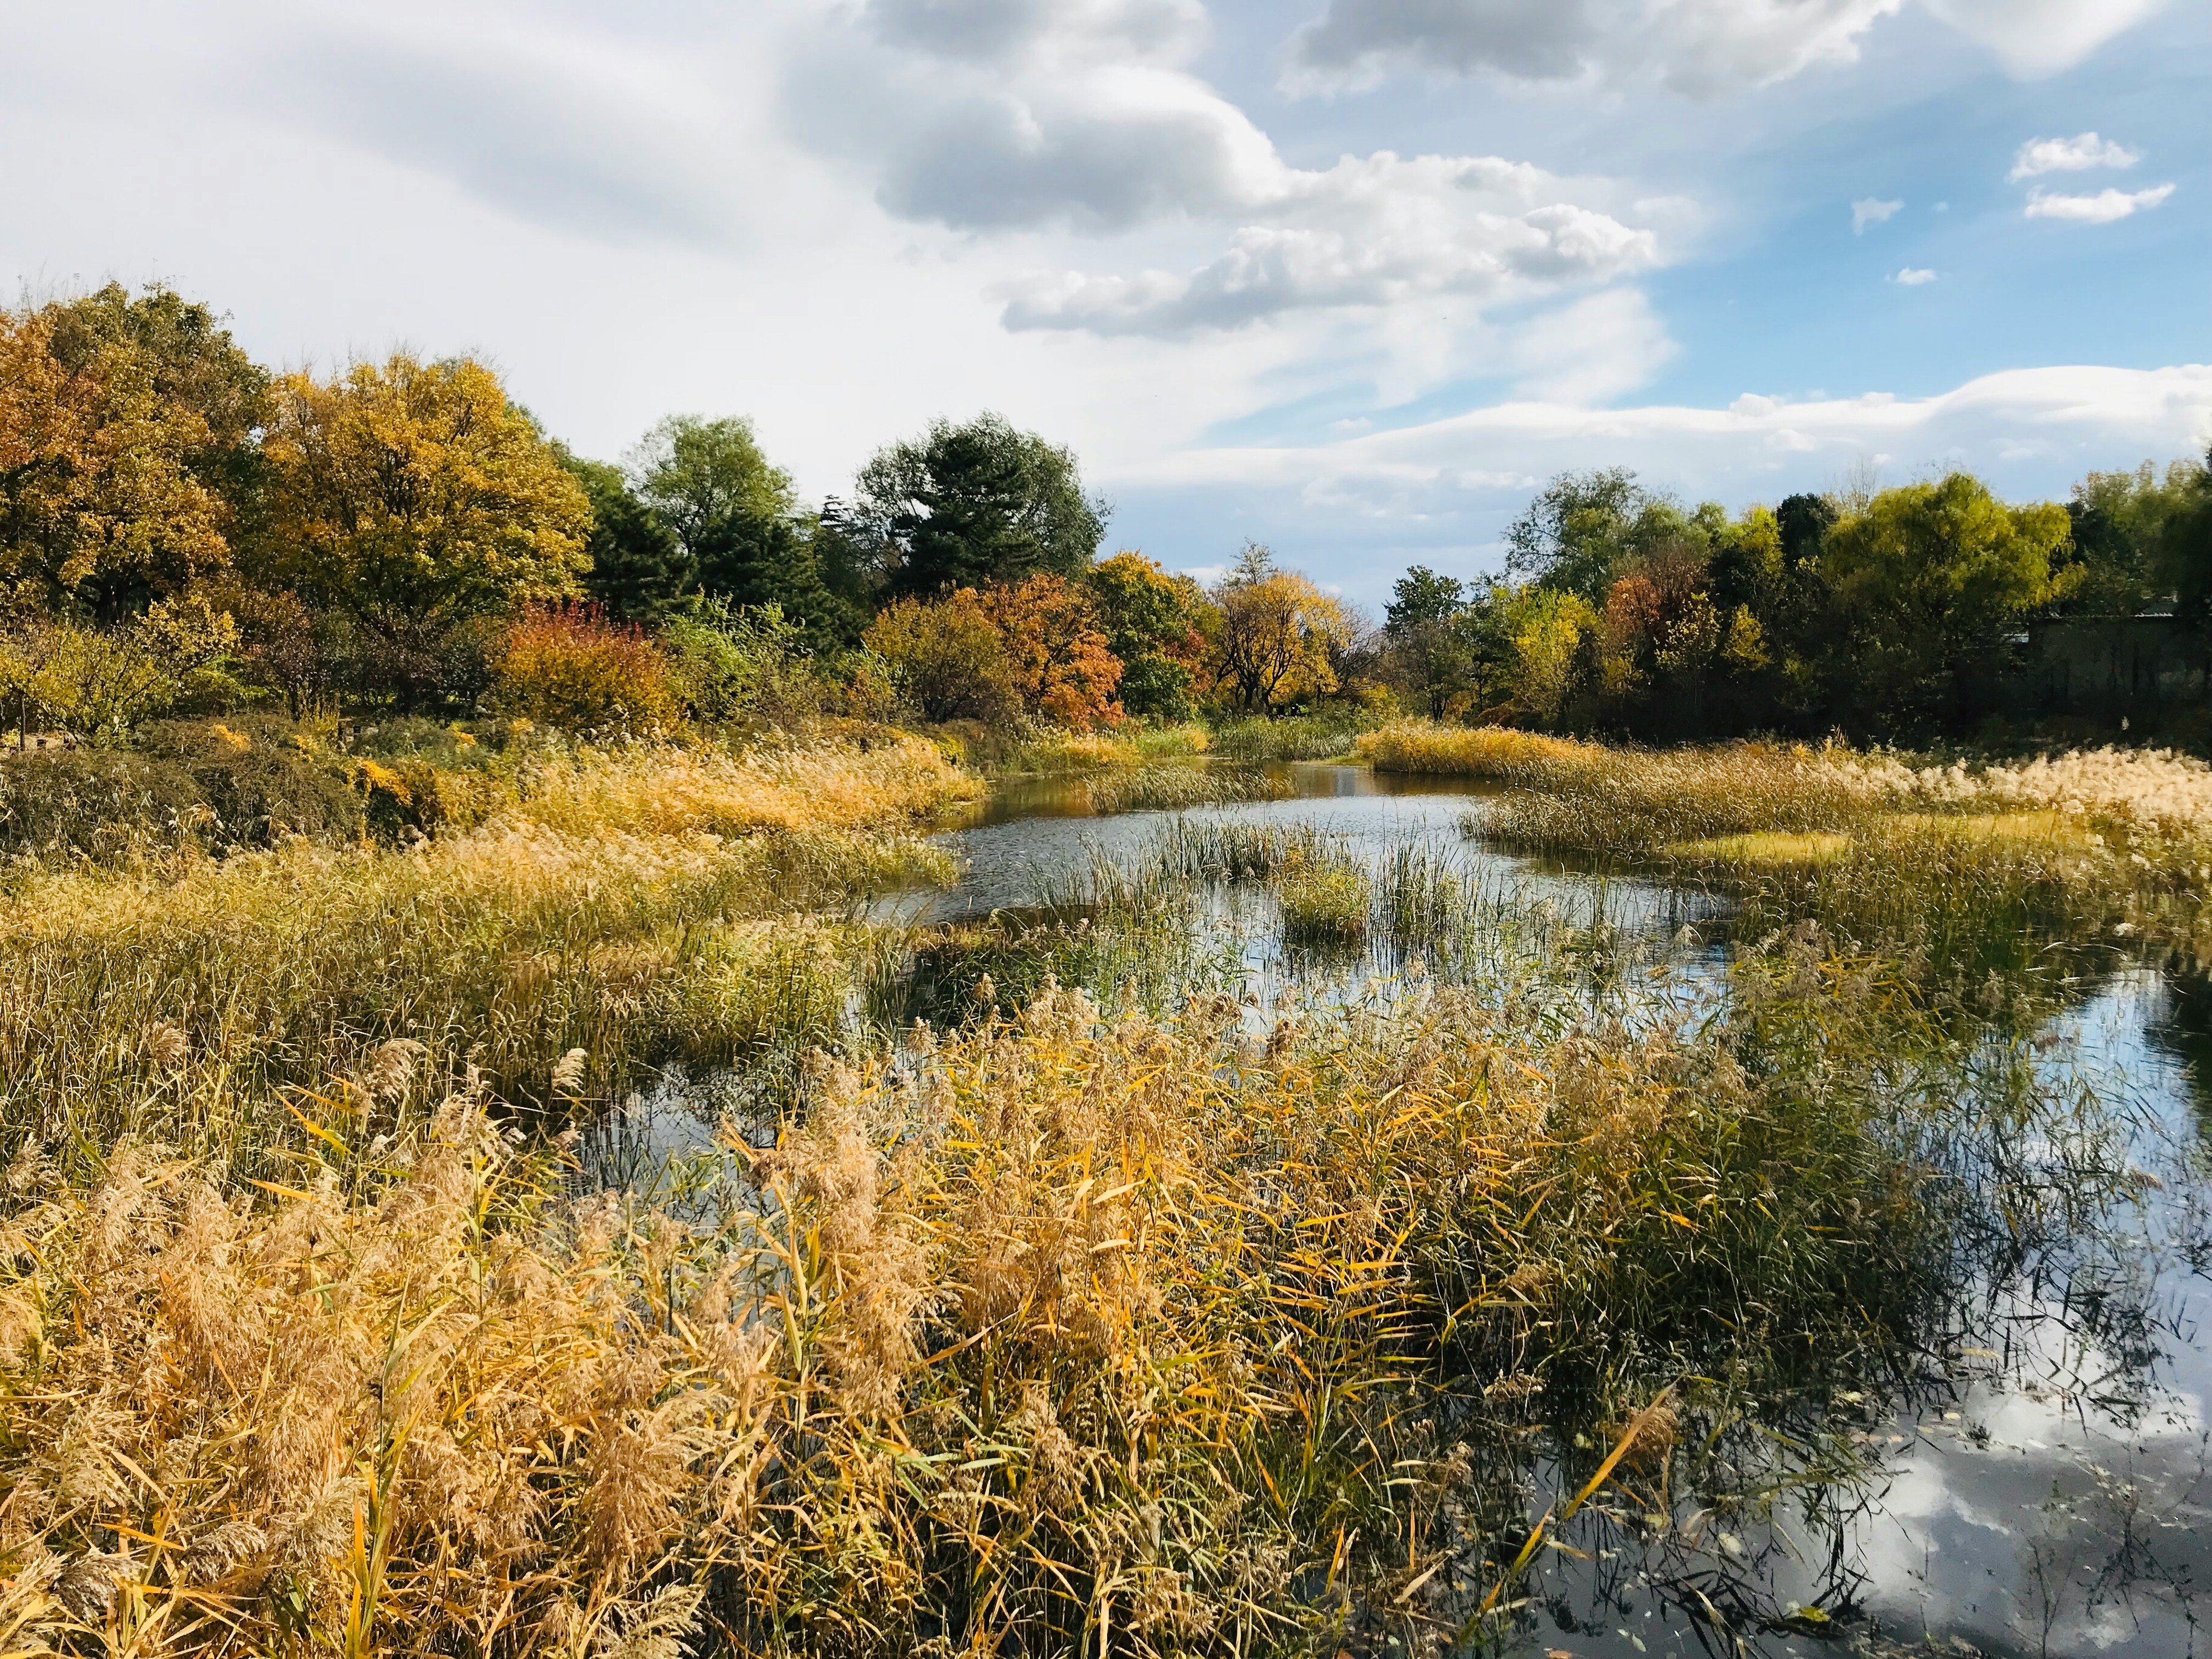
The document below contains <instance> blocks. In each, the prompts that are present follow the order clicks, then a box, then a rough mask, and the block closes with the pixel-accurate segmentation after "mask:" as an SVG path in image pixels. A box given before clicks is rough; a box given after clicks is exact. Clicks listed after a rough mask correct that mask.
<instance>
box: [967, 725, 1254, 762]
mask: <svg viewBox="0 0 2212 1659" xmlns="http://www.w3.org/2000/svg"><path fill="white" fill-rule="evenodd" d="M1212 747H1213V737H1212V733H1211V732H1208V731H1207V730H1206V727H1204V726H1200V725H1198V724H1197V723H1195V722H1194V721H1187V722H1184V723H1182V724H1181V725H1176V726H1123V727H1121V728H1120V729H1118V730H1115V731H1111V732H1065V731H1060V730H1059V729H1057V728H1055V727H1050V726H1048V727H1044V728H1042V729H1039V730H1036V731H1034V732H1030V734H1029V735H1027V736H1025V737H1023V738H1018V740H1017V741H1016V742H1015V743H1014V744H1013V745H1012V747H1011V748H1009V749H1008V750H1006V752H1005V754H1004V755H1003V756H1002V757H1000V759H999V761H998V763H997V765H996V767H995V769H996V770H998V771H1000V772H1037V773H1047V774H1050V773H1066V772H1096V771H1108V770H1112V769H1116V768H1121V767H1132V766H1142V765H1144V764H1146V763H1149V762H1155V761H1168V760H1187V759H1190V758H1193V757H1196V756H1200V755H1203V754H1205V753H1206V752H1207V751H1208V750H1211V749H1212Z"/></svg>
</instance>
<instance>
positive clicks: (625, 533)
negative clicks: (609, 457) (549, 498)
mask: <svg viewBox="0 0 2212 1659" xmlns="http://www.w3.org/2000/svg"><path fill="white" fill-rule="evenodd" d="M556 448H557V449H558V450H559V453H560V456H561V460H562V465H564V466H566V467H567V468H568V471H570V473H572V474H573V475H574V477H575V480H576V482H577V483H580V484H581V485H582V486H583V487H584V494H585V495H586V497H588V498H589V499H590V501H591V503H592V533H591V537H590V538H589V539H588V540H587V541H586V543H585V544H584V545H585V550H586V551H587V552H588V553H589V554H590V555H591V559H592V568H591V569H590V570H589V571H588V572H587V573H586V574H585V576H584V591H585V592H587V593H589V594H590V595H591V596H592V598H593V599H597V600H598V601H599V603H600V604H601V605H605V607H606V610H607V613H608V614H609V615H610V616H611V617H616V618H617V619H618V620H620V621H623V622H651V621H653V620H656V619H657V618H659V617H663V616H665V615H667V614H668V612H669V611H671V609H673V608H674V607H675V606H676V605H678V603H679V602H680V601H681V600H682V599H683V598H684V595H685V594H687V593H689V592H691V590H692V589H693V587H694V586H696V585H697V582H698V575H699V565H698V561H697V560H696V559H695V558H693V557H692V556H691V551H690V549H689V548H687V547H685V546H684V542H683V539H682V538H680V537H678V535H677V533H676V532H675V531H674V530H673V529H671V527H670V526H669V524H668V522H667V520H665V519H663V518H662V517H661V516H660V514H659V513H656V512H655V511H653V508H652V507H649V506H648V505H647V503H646V502H645V501H643V500H642V499H641V498H640V496H639V495H638V494H637V492H636V491H635V489H631V488H630V482H629V475H628V474H626V473H625V472H623V470H622V469H621V468H620V467H618V466H613V465H609V464H608V463H607V462H605V461H587V460H584V459H581V458H580V457H578V456H574V455H572V454H570V453H568V450H567V449H566V448H564V447H559V446H556Z"/></svg>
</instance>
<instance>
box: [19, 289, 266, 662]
mask: <svg viewBox="0 0 2212 1659" xmlns="http://www.w3.org/2000/svg"><path fill="white" fill-rule="evenodd" d="M263 396H264V380H263V379H262V376H261V372H260V370H258V368H254V367H253V365H252V363H251V362H248V361H247V360H246V356H245V355H244V354H243V353H242V352H240V351H239V350H238V349H236V348H235V347H234V346H233V345H232V344H231V343H230V337H229V335H228V333H226V332H225V331H223V330H222V329H221V328H220V327H219V326H218V325H217V324H216V319H215V318H214V317H213V316H212V315H211V313H208V312H207V311H206V310H205V308H204V307H197V306H188V305H186V304H185V302H184V301H181V300H179V299H178V298H177V296H175V295H173V294H169V293H168V292H167V290H165V289H155V290H151V291H149V293H148V294H147V295H144V296H143V298H141V299H139V300H135V301H134V300H132V299H131V298H130V297H129V295H127V294H126V293H125V291H124V290H123V289H121V288H119V287H116V286H113V285H111V286H110V287H108V288H106V289H101V290H100V292H99V293H98V294H94V295H88V296H87V297H85V298H83V299H80V300H75V301H58V302H56V303H54V304H52V305H48V306H44V307H40V308H39V309H37V310H34V311H26V312H21V313H10V312H6V311H0V583H4V585H5V586H6V587H7V588H8V589H9V590H11V592H10V597H12V598H13V599H15V601H16V602H17V603H19V604H32V605H40V606H52V605H63V604H67V603H70V602H74V603H75V604H76V605H78V606H79V607H81V608H83V609H88V610H90V611H94V613H96V614H98V615H100V616H101V617H104V618H106V619H108V620H114V619H116V618H118V617H123V616H125V615H128V614H130V613H132V612H135V611H140V610H143V608H144V607H145V606H146V605H148V604H149V603H151V602H152V601H153V600H155V599H161V598H163V597H165V596H167V595H172V594H175V593H179V592H183V591H184V590H185V588H187V587H189V586H191V585H192V583H193V582H194V581H195V580H198V579H199V578H200V577H202V576H203V575H205V574H208V573H210V572H211V571H215V570H219V569H221V568H222V567H223V566H224V565H225V564H226V563H227V562H228V559H229V555H230V548H229V545H228V540H227V538H226V532H228V530H229V528H230V527H231V525H232V523H233V521H234V510H233V503H232V501H230V500H229V499H228V495H226V493H225V489H224V488H222V487H220V486H224V485H229V486H233V487H235V486H238V485H239V484H240V479H239V478H238V477H236V476H235V475H236V472H237V464H238V462H239V461H240V457H242V456H243V455H244V454H245V453H246V448H245V446H246V433H247V430H248V429H249V428H251V427H252V425H253V424H254V423H255V422H258V419H259V416H260V415H261V412H262V410H263V406H264V405H263V401H262V400H263Z"/></svg>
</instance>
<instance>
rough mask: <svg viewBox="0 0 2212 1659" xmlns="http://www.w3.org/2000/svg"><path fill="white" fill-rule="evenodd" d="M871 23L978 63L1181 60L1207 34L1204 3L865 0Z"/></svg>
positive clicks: (902, 40) (889, 35)
mask: <svg viewBox="0 0 2212 1659" xmlns="http://www.w3.org/2000/svg"><path fill="white" fill-rule="evenodd" d="M866 17H867V21H868V24H869V26H870V27H872V29H873V31H874V32H875V33H876V34H877V35H878V36H879V37H880V38H881V39H883V40H886V41H889V42H890V43H892V44H894V45H896V46H910V47H915V48H918V49H920V50H921V51H924V52H931V53H933V54H934V55H936V56H939V57H942V58H956V59H965V60H968V61H970V62H978V63H1004V62H1006V61H1007V60H1009V59H1012V58H1021V57H1024V56H1026V55H1030V54H1036V53H1042V54H1046V55H1051V56H1060V57H1074V56H1079V55H1082V54H1085V53H1089V52H1096V51H1100V50H1103V51H1107V52H1112V53H1114V54H1115V55H1116V56H1130V55H1133V56H1138V57H1146V58H1169V59H1174V60H1178V61H1179V60H1180V59H1181V58H1182V57H1183V56H1184V55H1185V54H1186V53H1188V51H1189V50H1190V49H1191V48H1192V46H1194V45H1195V44H1196V43H1197V42H1198V41H1199V40H1200V39H1202V38H1203V35H1204V33H1205V28H1206V8H1205V7H1204V6H1203V5H1201V4H1200V3H1199V0H867V7H866Z"/></svg>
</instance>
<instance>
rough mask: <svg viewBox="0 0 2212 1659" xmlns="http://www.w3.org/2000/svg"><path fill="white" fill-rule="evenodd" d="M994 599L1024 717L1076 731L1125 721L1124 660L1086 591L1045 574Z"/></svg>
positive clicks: (1008, 662)
mask: <svg viewBox="0 0 2212 1659" xmlns="http://www.w3.org/2000/svg"><path fill="white" fill-rule="evenodd" d="M993 600H994V614H995V617H996V620H997V622H998V624H999V631H1000V635H1002V637H1003V638H1004V639H1005V641H1006V660H1007V664H1008V665H1009V668H1010V669H1011V671H1012V682H1013V687H1014V692H1015V695H1016V696H1017V697H1018V698H1019V700H1020V702H1021V704H1022V708H1023V711H1024V713H1027V714H1038V715H1041V716H1042V717H1043V718H1044V719H1046V720H1051V721H1052V722H1054V724H1055V725H1059V726H1066V727H1068V728H1069V729H1071V730H1073V731H1077V732H1088V731H1090V730H1091V729H1092V728H1093V727H1094V726H1115V725H1118V724H1120V722H1121V715H1122V710H1121V702H1120V700H1119V699H1118V698H1117V697H1116V696H1115V692H1116V690H1118V689H1119V687H1120V685H1121V659H1120V658H1118V657H1116V656H1115V654H1114V652H1113V649H1112V647H1110V646H1109V644H1108V643H1107V640H1106V635H1105V634H1104V633H1103V631H1102V630H1101V629H1100V628H1099V617H1098V612H1097V606H1096V605H1094V604H1093V602H1092V600H1091V595H1090V593H1089V592H1087V591H1086V590H1085V588H1083V587H1082V586H1079V585H1078V584H1076V583H1074V582H1071V581H1069V580H1066V579H1065V578H1064V577H1060V576H1055V575H1052V574H1048V573H1046V574H1038V575H1035V576H1031V577H1030V578H1029V579H1028V580H1025V581H1020V582H1016V583H1013V584H1012V585H1011V586H1006V587H1002V588H1000V589H999V590H998V592H996V593H995V594H994V595H993Z"/></svg>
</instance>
